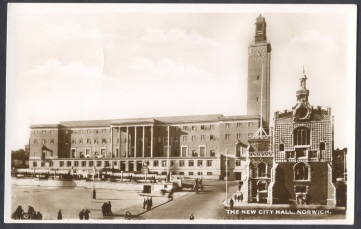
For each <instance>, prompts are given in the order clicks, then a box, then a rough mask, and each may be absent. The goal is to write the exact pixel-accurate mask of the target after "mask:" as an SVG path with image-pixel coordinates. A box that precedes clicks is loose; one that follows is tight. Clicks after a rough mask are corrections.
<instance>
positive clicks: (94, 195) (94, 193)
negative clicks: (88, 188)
mask: <svg viewBox="0 0 361 229" xmlns="http://www.w3.org/2000/svg"><path fill="white" fill-rule="evenodd" d="M96 198H97V191H96V190H95V155H94V156H93V192H92V199H93V200H95V199H96Z"/></svg>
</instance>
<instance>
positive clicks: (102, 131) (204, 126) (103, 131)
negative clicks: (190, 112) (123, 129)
mask: <svg viewBox="0 0 361 229" xmlns="http://www.w3.org/2000/svg"><path fill="white" fill-rule="evenodd" d="M236 125H237V127H242V126H243V125H245V123H240V122H238V123H236ZM253 125H254V123H253V122H248V123H247V126H248V127H253ZM225 126H226V128H230V127H231V123H226V124H225ZM188 128H189V129H190V130H194V131H196V130H197V127H196V126H191V127H188V126H183V127H182V130H188ZM213 128H214V126H213V125H201V126H200V129H201V130H206V129H213ZM174 129H175V130H179V128H177V127H174ZM108 130H109V132H110V129H108ZM115 130H116V131H117V132H119V129H118V128H115ZM157 130H158V131H160V130H161V127H158V129H157ZM39 132H40V131H38V130H34V134H35V135H37V134H39ZM49 133H50V134H54V130H49ZM69 133H71V134H83V133H87V134H91V133H94V134H98V133H103V134H104V133H107V129H86V130H81V129H80V130H65V134H69ZM41 134H47V131H46V130H41Z"/></svg>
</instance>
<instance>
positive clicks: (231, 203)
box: [229, 198, 234, 210]
mask: <svg viewBox="0 0 361 229" xmlns="http://www.w3.org/2000/svg"><path fill="white" fill-rule="evenodd" d="M233 205H234V202H233V199H232V198H231V200H230V201H229V206H230V208H231V210H233Z"/></svg>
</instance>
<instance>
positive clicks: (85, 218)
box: [79, 209, 90, 220]
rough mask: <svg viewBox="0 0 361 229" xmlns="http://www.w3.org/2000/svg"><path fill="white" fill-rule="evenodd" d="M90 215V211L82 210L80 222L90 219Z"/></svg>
mask: <svg viewBox="0 0 361 229" xmlns="http://www.w3.org/2000/svg"><path fill="white" fill-rule="evenodd" d="M89 213H90V211H89V210H88V209H85V210H84V209H82V210H81V212H80V213H79V219H80V220H83V219H84V220H88V219H89Z"/></svg>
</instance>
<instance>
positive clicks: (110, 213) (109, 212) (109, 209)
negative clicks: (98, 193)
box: [107, 201, 113, 215]
mask: <svg viewBox="0 0 361 229" xmlns="http://www.w3.org/2000/svg"><path fill="white" fill-rule="evenodd" d="M107 213H108V215H112V214H113V212H112V204H111V203H110V201H109V202H108V211H107Z"/></svg>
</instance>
